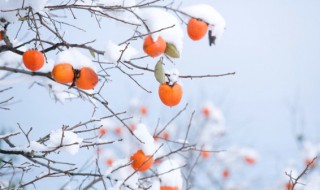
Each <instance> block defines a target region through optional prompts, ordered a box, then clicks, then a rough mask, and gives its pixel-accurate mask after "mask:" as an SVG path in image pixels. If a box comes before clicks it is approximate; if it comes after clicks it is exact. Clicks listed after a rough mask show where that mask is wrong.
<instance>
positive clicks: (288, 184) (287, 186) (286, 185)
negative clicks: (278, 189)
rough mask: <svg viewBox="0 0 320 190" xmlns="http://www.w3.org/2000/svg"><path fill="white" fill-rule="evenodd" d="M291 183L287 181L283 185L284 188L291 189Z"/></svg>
mask: <svg viewBox="0 0 320 190" xmlns="http://www.w3.org/2000/svg"><path fill="white" fill-rule="evenodd" d="M292 186H293V184H292V183H291V182H288V183H286V184H285V185H284V187H285V189H286V190H291V189H292Z"/></svg>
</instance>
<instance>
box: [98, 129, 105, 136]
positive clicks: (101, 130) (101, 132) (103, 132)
mask: <svg viewBox="0 0 320 190" xmlns="http://www.w3.org/2000/svg"><path fill="white" fill-rule="evenodd" d="M106 133H107V129H106V128H104V127H101V128H100V129H99V134H100V136H103V135H105V134H106Z"/></svg>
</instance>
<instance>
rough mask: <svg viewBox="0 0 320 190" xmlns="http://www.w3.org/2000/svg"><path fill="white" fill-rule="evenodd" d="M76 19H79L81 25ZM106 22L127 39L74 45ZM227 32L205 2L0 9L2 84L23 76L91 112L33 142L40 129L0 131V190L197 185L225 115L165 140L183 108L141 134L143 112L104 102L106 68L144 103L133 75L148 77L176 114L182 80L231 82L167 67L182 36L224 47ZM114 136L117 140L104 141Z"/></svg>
mask: <svg viewBox="0 0 320 190" xmlns="http://www.w3.org/2000/svg"><path fill="white" fill-rule="evenodd" d="M78 15H82V16H83V15H85V16H84V17H85V19H84V20H81V23H79V20H78ZM111 22H115V23H117V25H121V27H125V28H126V30H127V31H129V32H131V33H132V34H131V35H130V36H129V37H127V38H123V39H109V38H108V37H107V36H106V37H105V39H104V40H105V42H104V44H105V46H104V48H101V42H99V41H96V40H95V36H90V38H83V39H82V41H81V42H77V41H76V42H75V41H73V40H72V37H73V36H74V35H82V33H85V31H86V30H87V29H88V27H90V26H91V25H92V23H94V24H95V25H96V27H97V29H99V30H104V27H102V25H105V24H108V23H111ZM88 23H90V24H88ZM225 26H226V24H225V20H224V18H223V17H222V16H221V14H220V13H219V12H218V11H217V10H215V9H214V8H213V7H212V6H211V5H206V4H198V5H193V6H188V7H183V4H182V5H177V4H176V3H174V1H160V0H154V1H152V0H151V1H145V0H143V1H135V0H115V1H109V0H72V1H31V0H23V1H14V0H8V1H4V2H1V7H0V27H1V28H0V30H1V33H0V34H1V35H0V40H1V41H0V43H1V44H0V79H1V82H2V84H6V80H9V79H15V78H17V77H20V76H25V77H28V78H29V79H30V80H31V81H32V82H34V83H37V84H39V85H41V86H43V87H44V88H46V89H48V91H49V93H50V94H51V95H53V97H54V100H56V101H64V100H65V99H83V100H85V101H87V102H89V103H90V104H92V107H93V108H94V109H93V110H94V111H93V113H92V119H90V120H88V121H82V120H81V118H79V123H77V124H74V125H64V126H57V128H56V130H54V131H48V133H47V134H46V135H44V136H40V137H38V138H37V139H33V138H31V136H30V134H32V133H35V132H34V131H35V130H36V126H34V127H33V128H26V127H24V126H20V124H18V126H17V127H18V130H16V131H15V132H12V133H11V132H7V133H5V132H3V135H1V136H0V142H1V147H0V153H1V155H2V156H1V163H0V164H1V165H0V172H1V175H2V176H4V181H1V183H0V185H1V189H10V188H12V187H15V188H19V189H20V188H28V187H30V188H34V187H36V186H37V183H39V181H42V180H51V179H52V180H57V179H59V178H64V179H65V178H67V182H66V183H65V184H64V185H63V186H62V187H60V188H61V189H67V187H70V186H71V187H72V188H77V189H92V188H98V189H103V188H104V189H155V190H158V189H162V190H165V189H167V190H168V189H189V188H191V187H193V185H194V184H195V183H196V175H194V173H193V171H194V170H195V169H196V167H197V166H198V165H199V163H200V159H206V158H209V157H210V155H211V154H212V153H215V152H220V151H219V150H216V149H215V148H218V147H213V146H210V145H209V144H210V140H211V138H212V137H213V136H214V135H218V136H219V135H221V132H223V125H224V123H223V121H222V118H221V117H220V118H219V116H221V113H220V112H219V111H218V112H215V114H213V115H214V116H212V113H213V110H215V109H212V108H210V107H206V108H204V110H203V111H202V112H203V116H201V117H202V119H203V120H202V122H204V123H211V124H212V125H217V126H218V127H220V128H218V129H222V130H221V131H212V130H205V129H203V130H200V131H199V130H193V128H192V126H193V125H195V123H196V124H198V122H199V121H197V119H196V118H201V117H197V116H196V114H195V112H192V113H191V114H189V115H188V116H187V117H188V118H189V119H188V120H187V121H186V122H184V123H183V125H184V126H185V128H184V129H185V133H181V131H180V132H179V133H178V132H177V130H176V131H175V132H170V130H173V131H174V125H173V123H174V122H175V121H176V120H177V118H179V117H181V114H184V112H185V110H186V109H188V105H186V106H185V107H184V108H183V109H182V110H177V111H176V115H173V116H172V117H171V119H170V120H169V121H167V122H166V123H162V122H159V121H158V122H155V124H152V125H151V126H149V125H148V126H147V125H146V124H145V123H144V120H143V118H145V117H146V115H147V107H139V109H133V110H132V107H130V106H128V110H127V111H123V112H116V111H114V108H113V107H111V106H110V105H109V103H108V102H109V101H112V100H108V99H106V98H105V97H104V95H103V92H104V90H105V84H106V83H109V82H112V76H111V75H110V74H109V72H110V70H119V71H120V72H121V73H122V74H123V77H128V78H129V79H130V81H131V83H130V84H128V85H135V86H136V87H137V88H139V89H141V90H142V91H144V92H145V93H146V94H147V95H148V94H149V93H151V91H150V90H148V89H146V88H145V87H144V85H143V84H142V83H141V82H140V81H139V78H138V77H139V76H140V75H144V74H147V73H151V74H152V75H150V81H154V84H155V85H157V86H159V92H156V93H159V99H160V100H161V101H162V102H163V106H171V107H173V108H172V109H174V106H176V105H178V104H179V103H180V100H181V99H182V98H183V87H182V86H181V85H179V80H184V79H201V78H212V80H214V78H215V77H223V76H228V75H234V74H235V73H234V72H230V73H222V74H216V73H204V74H200V75H199V74H193V73H188V74H179V71H178V69H176V68H175V69H173V70H167V69H166V68H167V67H168V65H170V64H174V62H175V60H176V59H179V57H181V56H183V54H182V48H183V40H184V34H187V35H186V36H187V37H190V38H191V39H192V40H195V42H194V43H197V42H196V40H207V41H208V47H207V48H210V46H211V45H213V44H216V42H217V43H218V41H219V40H221V37H222V34H223V32H224V30H225ZM108 30H112V28H108ZM69 31H72V32H69ZM205 35H207V36H208V37H207V39H206V38H205ZM83 36H86V35H83ZM114 41H117V43H116V42H114ZM137 44H138V45H139V44H140V46H138V45H137ZM141 44H143V45H141ZM151 63H152V64H151ZM159 83H160V84H159ZM4 86H5V85H4ZM10 89H11V86H9V87H7V86H5V87H3V88H1V89H0V93H1V94H5V93H10ZM13 99H14V96H12V97H10V98H4V99H2V98H1V99H0V109H1V111H10V110H9V108H10V103H11V102H12V100H13ZM65 106H68V105H67V104H66V105H65ZM96 109H105V110H106V112H105V113H108V114H106V115H104V116H101V117H97V116H96V115H95V113H96ZM219 114H220V115H219ZM152 126H154V127H152ZM12 128H14V126H12ZM110 133H111V134H112V136H113V139H112V138H105V137H106V136H108V135H110ZM199 133H201V134H202V135H207V136H206V138H205V139H206V140H205V141H204V140H201V139H198V138H197V137H198V135H199ZM208 135H209V136H208ZM210 135H211V136H210ZM15 138H23V139H25V140H26V141H27V144H26V145H24V146H18V145H17V144H16V143H15V140H14V139H15ZM110 139H112V140H110ZM208 143H209V144H208ZM79 150H80V152H79ZM92 150H94V151H92ZM64 152H67V153H69V154H70V155H71V159H70V160H67V159H61V158H60V157H59V155H60V154H63V153H64ZM79 154H85V155H86V156H88V155H89V154H90V155H91V156H88V161H87V162H85V163H82V164H79V163H77V162H76V161H74V158H76V157H77V156H78V155H79ZM235 155H238V156H243V160H244V162H246V163H248V164H253V163H255V161H256V154H255V153H253V152H250V151H244V152H242V153H241V152H237V153H236V154H235ZM228 157H229V156H228ZM188 158H190V159H188ZM221 160H224V161H225V159H221ZM221 160H220V161H221ZM218 161H219V159H218ZM226 164H228V163H226ZM37 172H38V173H37ZM207 172H209V173H210V171H207ZM228 172H229V171H227V169H226V168H224V170H223V172H222V173H223V175H222V178H228V177H229V174H228ZM30 173H32V174H30ZM34 173H37V174H35V175H34ZM210 179H211V178H210ZM1 180H2V178H1ZM211 180H216V179H211ZM219 184H220V183H219ZM220 185H221V184H220Z"/></svg>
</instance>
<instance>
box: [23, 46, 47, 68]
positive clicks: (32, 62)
mask: <svg viewBox="0 0 320 190" xmlns="http://www.w3.org/2000/svg"><path fill="white" fill-rule="evenodd" d="M22 59H23V63H24V65H25V66H26V67H27V68H28V69H29V70H31V71H37V70H39V69H41V67H42V66H43V65H44V55H43V53H41V52H40V51H38V50H33V49H30V50H28V51H26V52H24V53H23V55H22Z"/></svg>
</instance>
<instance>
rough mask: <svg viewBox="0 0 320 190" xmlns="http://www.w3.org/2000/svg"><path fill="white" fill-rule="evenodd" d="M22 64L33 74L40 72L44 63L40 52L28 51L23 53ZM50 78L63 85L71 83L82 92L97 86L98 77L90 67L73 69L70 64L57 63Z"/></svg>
mask: <svg viewBox="0 0 320 190" xmlns="http://www.w3.org/2000/svg"><path fill="white" fill-rule="evenodd" d="M22 58H23V63H24V65H25V66H26V68H28V69H29V70H31V71H33V72H35V71H38V70H40V69H41V68H42V67H43V65H44V62H45V57H44V55H43V53H42V52H40V51H38V50H34V49H30V50H28V51H26V52H24V53H23V56H22ZM51 76H52V78H53V79H54V80H55V81H57V82H59V83H63V84H68V83H71V87H72V86H77V87H78V88H80V89H83V90H90V89H93V88H94V87H95V86H96V85H97V84H98V81H99V79H98V75H97V74H96V72H95V71H94V70H93V69H91V68H90V67H82V68H81V69H74V68H73V66H72V64H71V63H58V64H56V65H55V66H54V67H53V70H52V71H51Z"/></svg>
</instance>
